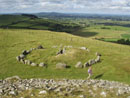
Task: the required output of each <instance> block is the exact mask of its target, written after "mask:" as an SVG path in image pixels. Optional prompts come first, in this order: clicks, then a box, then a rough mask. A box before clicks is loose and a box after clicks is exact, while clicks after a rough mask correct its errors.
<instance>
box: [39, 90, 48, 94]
mask: <svg viewBox="0 0 130 98" xmlns="http://www.w3.org/2000/svg"><path fill="white" fill-rule="evenodd" d="M39 94H47V91H45V90H43V91H40V92H39Z"/></svg>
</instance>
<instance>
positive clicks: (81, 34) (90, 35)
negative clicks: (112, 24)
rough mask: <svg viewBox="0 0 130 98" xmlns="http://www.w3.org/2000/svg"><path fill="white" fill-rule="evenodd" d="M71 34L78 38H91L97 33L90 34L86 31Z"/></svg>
mask: <svg viewBox="0 0 130 98" xmlns="http://www.w3.org/2000/svg"><path fill="white" fill-rule="evenodd" d="M71 34H73V35H76V36H80V37H92V36H95V35H97V34H98V33H97V32H90V31H86V32H82V31H81V32H80V31H78V32H73V33H71Z"/></svg>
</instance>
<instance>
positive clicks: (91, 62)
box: [88, 59, 96, 65]
mask: <svg viewBox="0 0 130 98" xmlns="http://www.w3.org/2000/svg"><path fill="white" fill-rule="evenodd" d="M88 63H89V65H93V64H95V63H96V61H95V60H94V59H92V60H89V61H88Z"/></svg>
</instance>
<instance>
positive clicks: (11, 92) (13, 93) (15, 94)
mask: <svg viewBox="0 0 130 98" xmlns="http://www.w3.org/2000/svg"><path fill="white" fill-rule="evenodd" d="M9 95H13V96H17V95H18V93H17V92H16V91H10V92H9Z"/></svg>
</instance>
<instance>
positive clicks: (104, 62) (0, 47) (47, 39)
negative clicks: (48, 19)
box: [0, 29, 130, 83]
mask: <svg viewBox="0 0 130 98" xmlns="http://www.w3.org/2000/svg"><path fill="white" fill-rule="evenodd" d="M106 32H108V31H106ZM118 32H119V31H118ZM102 33H103V32H102ZM104 34H105V32H104ZM111 34H112V33H111ZM117 35H118V34H117ZM95 36H98V35H95ZM106 36H107V35H106ZM111 36H114V34H112V35H111ZM71 39H72V41H71ZM61 44H62V45H63V46H65V45H72V46H74V47H81V46H86V47H87V48H89V49H90V53H87V52H84V51H81V50H78V49H76V50H75V49H70V50H67V51H68V52H73V51H74V54H73V55H72V57H70V56H67V55H66V56H65V55H61V57H59V58H55V52H56V51H57V49H52V48H51V47H52V46H55V45H57V46H60V45H61ZM38 45H43V46H44V47H45V48H46V50H43V51H42V50H41V51H40V50H39V51H38V50H37V51H34V52H32V54H30V55H28V57H27V58H29V59H31V60H34V61H36V62H38V63H39V62H41V61H43V62H44V61H45V62H46V63H48V68H39V67H31V66H29V65H24V64H21V63H19V62H17V61H16V56H18V55H20V53H21V52H22V51H23V50H29V49H30V48H35V47H37V46H38ZM96 52H99V53H101V54H102V57H101V62H100V63H97V64H95V65H93V76H92V78H94V77H96V76H97V75H100V74H103V76H102V77H101V79H106V80H115V81H121V82H125V83H130V78H129V77H130V67H129V64H130V60H129V58H130V55H129V52H130V47H129V46H126V45H119V44H114V43H107V42H102V41H98V40H93V39H92V38H91V37H90V38H83V37H78V36H74V35H71V34H67V33H64V32H61V33H60V32H52V31H47V30H27V29H7V30H6V29H0V78H2V79H3V78H6V77H9V76H13V75H18V76H20V77H22V78H55V79H56V78H70V79H72V78H75V79H80V78H82V79H86V78H87V76H88V74H87V68H86V69H76V68H74V65H75V64H76V63H77V62H78V61H82V62H83V63H84V62H85V61H87V60H88V59H90V58H94V57H95V53H96ZM62 58H63V59H62ZM59 61H60V62H66V63H67V64H69V65H70V66H71V68H68V69H63V70H57V69H55V64H56V63H58V62H59Z"/></svg>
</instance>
